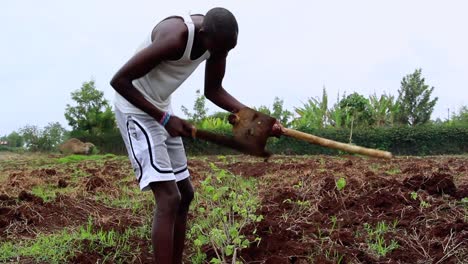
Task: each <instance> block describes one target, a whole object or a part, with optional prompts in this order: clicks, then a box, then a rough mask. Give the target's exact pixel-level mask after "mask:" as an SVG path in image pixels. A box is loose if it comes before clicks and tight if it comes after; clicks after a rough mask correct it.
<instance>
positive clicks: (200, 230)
mask: <svg viewBox="0 0 468 264" xmlns="http://www.w3.org/2000/svg"><path fill="white" fill-rule="evenodd" d="M255 190H256V186H255V181H254V180H253V179H245V178H241V177H236V176H235V175H233V174H231V173H229V172H227V171H225V170H222V169H219V168H217V167H216V166H215V165H214V164H211V173H210V174H209V175H208V176H207V177H206V179H205V180H203V181H202V182H201V185H200V188H199V192H197V193H196V195H195V202H194V203H193V205H192V207H193V208H194V209H195V210H196V212H197V217H196V219H195V221H194V223H193V224H192V226H191V227H190V230H189V232H188V235H187V236H188V237H189V239H191V240H192V241H193V249H192V250H193V251H194V252H193V254H192V257H191V261H192V263H203V261H204V260H205V258H206V255H205V253H204V252H203V251H202V247H203V246H205V245H210V246H211V247H212V248H213V249H214V251H215V253H216V258H213V259H211V260H210V262H211V263H237V262H238V260H237V254H238V252H239V250H241V249H243V248H247V247H248V246H249V245H250V244H251V243H252V242H259V241H260V238H259V237H257V236H256V235H255V233H256V232H255V231H253V233H252V234H250V235H249V238H248V237H246V235H244V234H242V232H243V231H244V228H245V227H246V226H247V225H249V224H254V223H256V222H260V221H261V220H262V219H263V216H261V215H258V214H257V210H258V208H259V205H260V201H259V198H258V196H257V193H256V191H255Z"/></svg>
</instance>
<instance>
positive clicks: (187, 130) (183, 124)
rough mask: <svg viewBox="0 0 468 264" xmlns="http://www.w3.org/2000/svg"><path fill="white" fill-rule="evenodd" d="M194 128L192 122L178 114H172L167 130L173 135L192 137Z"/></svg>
mask: <svg viewBox="0 0 468 264" xmlns="http://www.w3.org/2000/svg"><path fill="white" fill-rule="evenodd" d="M193 129H194V127H193V125H192V124H190V123H189V122H187V121H185V120H183V119H180V118H178V117H177V116H171V118H170V119H169V122H167V124H166V130H167V132H168V133H169V135H171V137H191V136H192V130H193Z"/></svg>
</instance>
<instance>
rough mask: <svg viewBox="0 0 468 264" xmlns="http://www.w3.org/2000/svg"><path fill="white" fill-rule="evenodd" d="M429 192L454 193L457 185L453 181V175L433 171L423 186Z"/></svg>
mask: <svg viewBox="0 0 468 264" xmlns="http://www.w3.org/2000/svg"><path fill="white" fill-rule="evenodd" d="M423 188H424V190H426V191H427V192H428V193H429V194H448V195H452V196H453V195H455V193H456V192H457V187H455V184H454V183H453V176H452V175H449V174H445V173H440V172H439V173H437V172H435V173H433V174H432V177H430V178H429V179H428V180H427V181H426V182H425V183H424V186H423Z"/></svg>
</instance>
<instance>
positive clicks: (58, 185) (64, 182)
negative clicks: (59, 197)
mask: <svg viewBox="0 0 468 264" xmlns="http://www.w3.org/2000/svg"><path fill="white" fill-rule="evenodd" d="M67 186H68V182H67V181H65V180H64V179H60V180H59V181H58V183H57V187H59V188H66V187H67Z"/></svg>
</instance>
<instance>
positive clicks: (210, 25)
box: [202, 7, 239, 39]
mask: <svg viewBox="0 0 468 264" xmlns="http://www.w3.org/2000/svg"><path fill="white" fill-rule="evenodd" d="M202 27H203V30H204V31H205V32H206V33H207V34H208V35H209V36H213V37H221V38H223V39H235V38H237V34H238V33H239V27H238V26H237V20H236V18H235V17H234V15H233V14H232V13H231V12H230V11H229V10H227V9H225V8H222V7H216V8H213V9H211V10H210V11H208V13H206V15H205V18H204V19H203V26H202Z"/></svg>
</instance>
